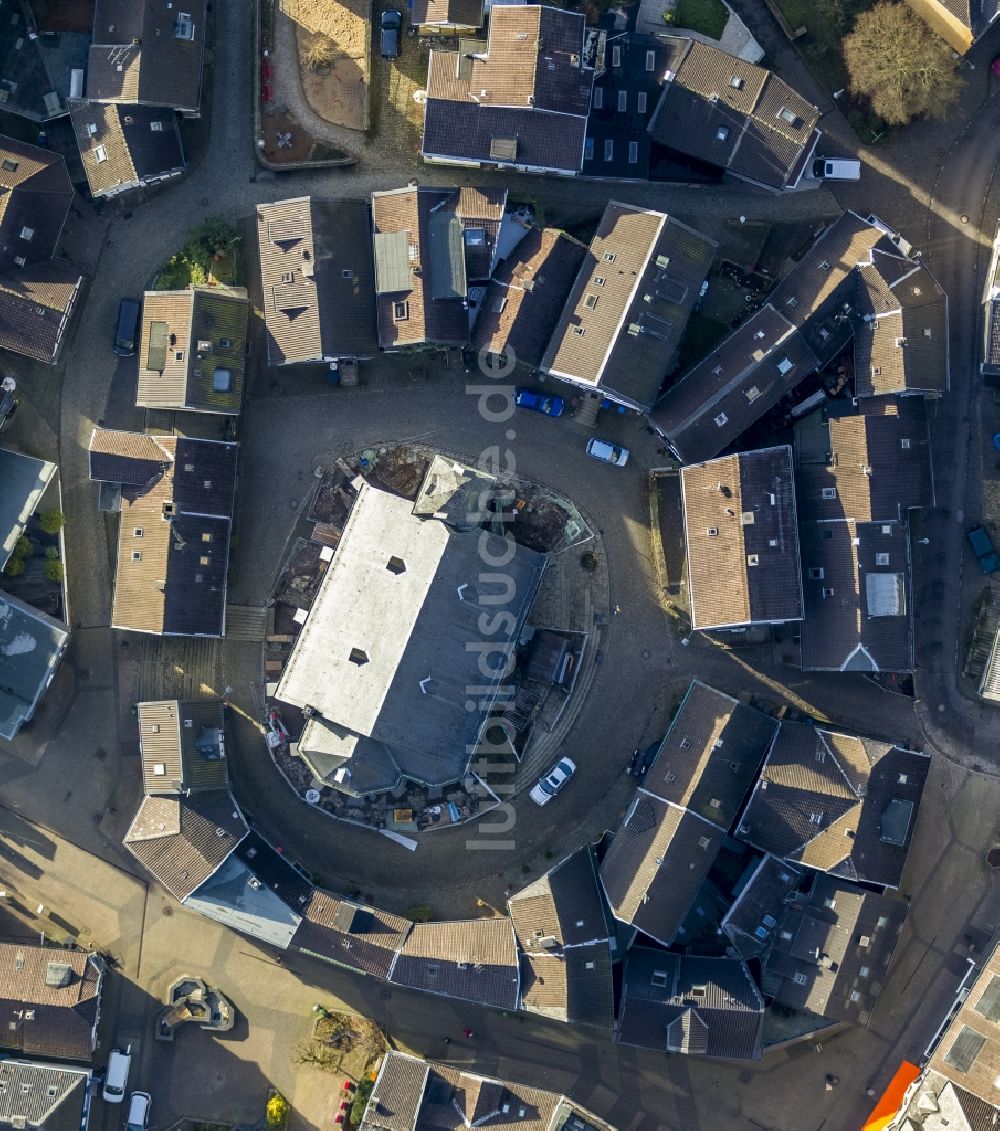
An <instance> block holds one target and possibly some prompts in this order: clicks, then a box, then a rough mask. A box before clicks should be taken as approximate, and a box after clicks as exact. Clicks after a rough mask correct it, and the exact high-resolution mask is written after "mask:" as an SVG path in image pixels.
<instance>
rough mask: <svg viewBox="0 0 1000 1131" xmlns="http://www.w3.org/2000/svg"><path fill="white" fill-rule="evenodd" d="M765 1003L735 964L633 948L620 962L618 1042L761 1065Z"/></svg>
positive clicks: (741, 965)
mask: <svg viewBox="0 0 1000 1131" xmlns="http://www.w3.org/2000/svg"><path fill="white" fill-rule="evenodd" d="M763 1027H764V999H763V997H761V994H760V991H759V990H758V989H757V986H756V984H755V983H754V980H753V978H752V977H751V976H750V972H749V970H748V969H747V968H746V966H745V965H744V963H743V962H742V961H741V960H739V959H732V958H692V957H685V956H682V955H679V954H667V953H665V952H664V951H659V950H651V949H648V948H647V947H632V948H631V949H630V950H629V952H628V954H627V956H626V958H625V975H624V984H623V987H622V1006H621V1013H620V1015H619V1018H618V1040H619V1041H620V1042H621V1043H622V1044H626V1045H638V1046H640V1047H642V1048H651V1049H657V1050H663V1051H666V1052H678V1053H690V1054H693V1055H702V1056H710V1057H722V1058H724V1059H727V1060H760V1059H761V1056H762V1045H763V1042H762V1034H763Z"/></svg>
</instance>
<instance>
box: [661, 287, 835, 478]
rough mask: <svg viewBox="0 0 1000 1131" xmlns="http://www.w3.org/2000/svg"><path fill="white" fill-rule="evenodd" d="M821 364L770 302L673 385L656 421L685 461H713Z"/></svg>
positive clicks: (791, 325)
mask: <svg viewBox="0 0 1000 1131" xmlns="http://www.w3.org/2000/svg"><path fill="white" fill-rule="evenodd" d="M816 366H817V361H816V357H815V355H814V354H813V352H812V350H810V348H809V346H808V344H807V342H806V340H805V338H804V337H803V336H802V335H801V334H799V333H797V332H796V329H795V326H794V325H793V324H792V323H791V322H790V321H789V320H788V319H787V318H786V317H785V316H784V315H783V314H782V313H780V312H779V311H778V310H777V309H776V308H775V307H774V306H773V305H772V303H770V302H769V303H767V304H765V305H764V306H763V307H761V309H760V310H758V311H757V313H756V314H754V315H753V316H752V317H751V318H750V319H748V320H747V321H746V322H744V323H743V325H742V326H740V327H739V329H737V330H735V331H734V332H733V333H732V334H730V335H729V337H728V338H724V339H723V340H722V342H721V343H720V344H719V345H718V346H716V348H715V349H714V350H713V351H712V352H711V353H710V354H709V355H708V356H707V357H706V358H704V360H702V361H700V362H699V363H698V364H697V365H696V366H695V367H694V368H693V369H691V370H689V372H688V373H687V374H686V375H685V376H684V377H683V378H682V379H681V380H680V381H679V382H678V383H677V384H676V385H673V386H671V388H669V389H668V390H667V392H666V393H664V395H663V397H662V398H661V399H660V400H659V401H658V402H657V404H656V406H655V407H654V408H653V411H652V413H651V417H652V419H653V421H654V423H655V424H656V425H657V427H658V428H659V429H660V431H661V432H663V433H664V435H666V436H667V438H668V439H669V440H670V446H671V447H672V448H673V449H674V451H675V452H676V453H677V454H678V456H679V457H680V459H681V460H683V461H684V462H685V463H690V462H693V461H696V460H703V459H710V458H711V457H712V456H714V455H717V454H718V453H719V452H720V451H722V450H723V449H725V448H727V447H729V445H730V444H732V443H734V442H735V441H736V440H737V439H738V438H739V437H740V436H741V435H742V434H743V433H744V432H745V431H746V430H747V429H748V428H749V427H750V425H751V424H753V423H754V422H755V421H757V420H758V419H759V418H760V417H761V416H763V415H764V413H765V412H767V411H768V410H770V409H771V408H773V407H774V406H775V405H776V404H777V403H778V401H780V400H781V398H782V397H783V396H785V394H786V393H789V392H790V391H791V390H792V389H794V388H795V386H796V385H797V384H798V383H799V382H800V381H801V380H803V378H805V377H808V376H809V374H810V373H812V372H813V371H814V370H815V369H816Z"/></svg>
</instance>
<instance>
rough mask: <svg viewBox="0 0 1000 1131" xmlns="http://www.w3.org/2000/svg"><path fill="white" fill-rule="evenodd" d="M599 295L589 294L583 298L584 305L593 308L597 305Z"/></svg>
mask: <svg viewBox="0 0 1000 1131" xmlns="http://www.w3.org/2000/svg"><path fill="white" fill-rule="evenodd" d="M597 297H598V296H597V295H587V296H586V297H585V298H584V300H583V305H584V306H585V307H586V308H587V309H588V310H593V309H594V308H595V307H596V306H597Z"/></svg>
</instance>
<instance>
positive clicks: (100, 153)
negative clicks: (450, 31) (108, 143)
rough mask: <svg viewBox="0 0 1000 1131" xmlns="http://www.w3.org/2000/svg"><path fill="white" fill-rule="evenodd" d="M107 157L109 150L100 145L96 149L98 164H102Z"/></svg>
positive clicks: (95, 156)
mask: <svg viewBox="0 0 1000 1131" xmlns="http://www.w3.org/2000/svg"><path fill="white" fill-rule="evenodd" d="M107 159H108V151H107V150H106V149H105V148H104V146H103V145H99V146H98V147H97V148H96V149H95V150H94V160H95V161H96V162H97V163H98V165H100V164H101V162H102V161H107Z"/></svg>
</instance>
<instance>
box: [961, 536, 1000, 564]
mask: <svg viewBox="0 0 1000 1131" xmlns="http://www.w3.org/2000/svg"><path fill="white" fill-rule="evenodd" d="M968 538H969V545H970V546H971V547H972V549H973V552H974V553H975V555H976V561H978V562H979V568H980V569H981V570H982V571H983V573H996V571H997V570H998V569H1000V554H998V553H997V549H996V546H994V545H993V539H992V538H991V537H990V536H989V534H987V533H986V530H985V528H984V527H982V526H974V527H973V528H972V529H971V530H970V531H969V534H968Z"/></svg>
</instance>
